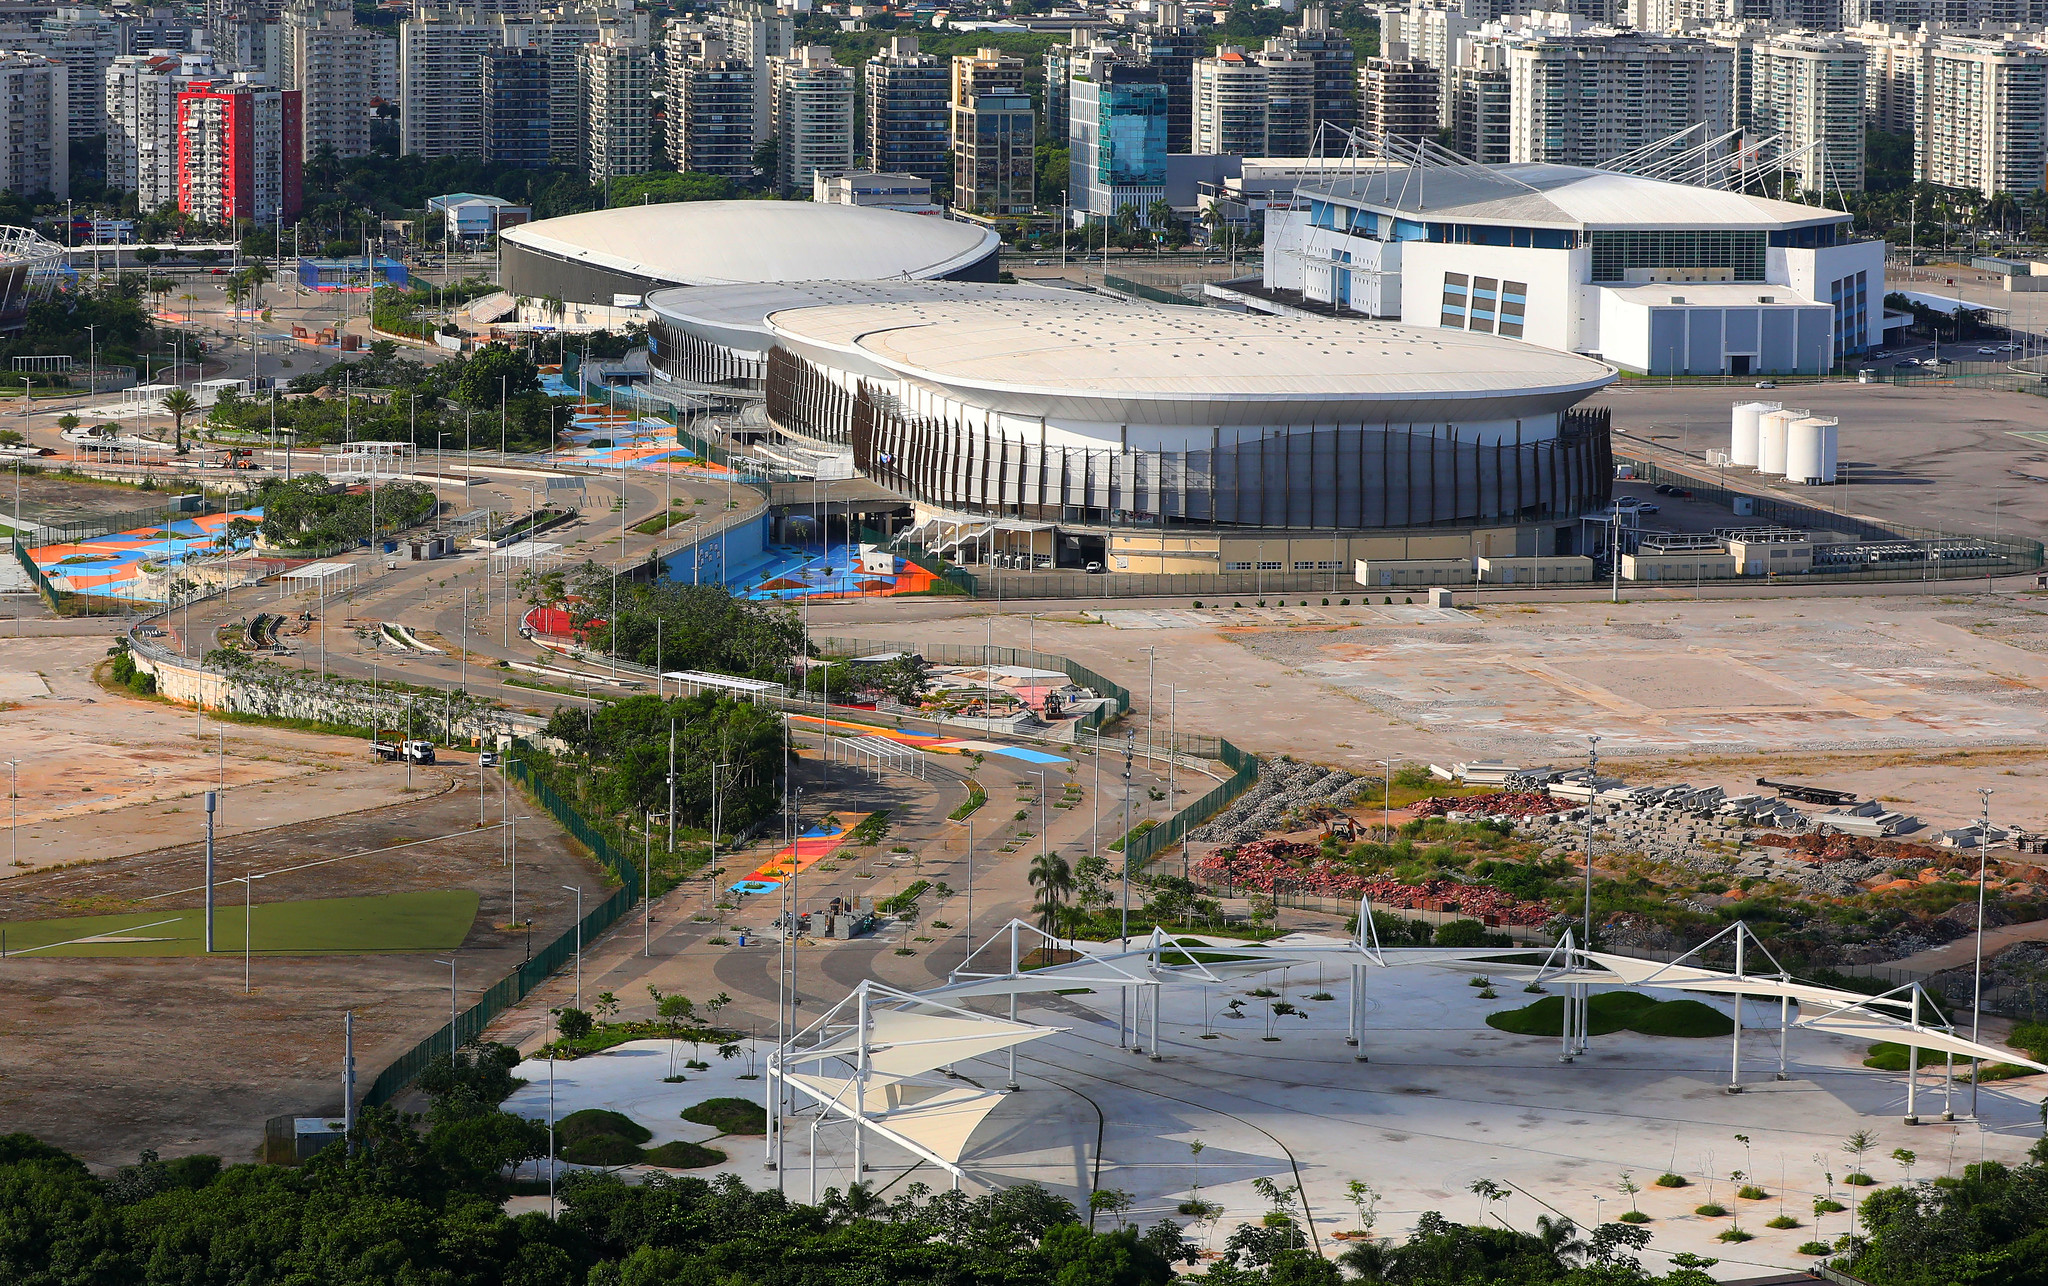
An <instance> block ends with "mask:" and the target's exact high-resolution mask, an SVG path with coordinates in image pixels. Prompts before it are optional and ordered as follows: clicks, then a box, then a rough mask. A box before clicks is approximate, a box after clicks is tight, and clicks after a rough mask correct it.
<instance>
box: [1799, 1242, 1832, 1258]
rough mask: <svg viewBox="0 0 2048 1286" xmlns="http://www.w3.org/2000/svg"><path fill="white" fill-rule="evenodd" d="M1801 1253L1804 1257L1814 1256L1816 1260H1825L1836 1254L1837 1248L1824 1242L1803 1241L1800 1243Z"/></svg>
mask: <svg viewBox="0 0 2048 1286" xmlns="http://www.w3.org/2000/svg"><path fill="white" fill-rule="evenodd" d="M1799 1253H1800V1254H1802V1255H1812V1256H1814V1257H1816V1258H1824V1257H1826V1256H1828V1255H1832V1254H1834V1253H1835V1248H1834V1247H1833V1246H1830V1245H1828V1244H1827V1243H1826V1242H1824V1241H1802V1242H1800V1243H1799Z"/></svg>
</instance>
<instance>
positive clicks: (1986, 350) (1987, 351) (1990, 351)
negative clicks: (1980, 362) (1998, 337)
mask: <svg viewBox="0 0 2048 1286" xmlns="http://www.w3.org/2000/svg"><path fill="white" fill-rule="evenodd" d="M1977 351H1978V352H1980V353H1983V354H1984V355H1986V356H1987V357H1988V356H1990V355H1991V354H1993V353H1996V352H1997V351H1998V350H1997V349H1995V348H1980V349H1978V350H1977Z"/></svg>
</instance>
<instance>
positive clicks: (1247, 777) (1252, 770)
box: [1124, 737, 1259, 868]
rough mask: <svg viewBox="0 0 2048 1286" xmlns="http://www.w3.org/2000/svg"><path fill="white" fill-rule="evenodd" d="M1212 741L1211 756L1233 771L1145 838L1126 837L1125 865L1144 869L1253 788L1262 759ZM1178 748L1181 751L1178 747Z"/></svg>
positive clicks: (1222, 741) (1143, 836) (1223, 742)
mask: <svg viewBox="0 0 2048 1286" xmlns="http://www.w3.org/2000/svg"><path fill="white" fill-rule="evenodd" d="M1176 740H1178V739H1176ZM1213 740H1214V741H1215V743H1216V753H1215V754H1214V755H1213V756H1211V757H1213V758H1214V759H1216V760H1217V761H1219V762H1220V763H1222V765H1223V766H1224V767H1225V768H1228V769H1230V776H1228V777H1226V778H1224V779H1223V780H1222V781H1221V782H1220V783H1218V784H1217V785H1216V787H1215V788H1214V789H1212V790H1211V791H1210V792H1209V793H1208V794H1206V795H1204V796H1202V797H1201V798H1200V799H1198V800H1196V801H1195V802H1194V803H1192V804H1189V805H1188V806H1187V807H1186V808H1183V809H1181V810H1180V811H1179V812H1177V813H1175V814H1174V815H1173V816H1171V817H1169V818H1167V819H1166V820H1165V821H1163V822H1161V823H1159V825H1157V826H1154V827H1153V828H1152V829H1151V830H1149V831H1146V832H1145V833H1144V834H1142V835H1132V836H1129V837H1127V838H1126V839H1125V841H1124V844H1125V847H1124V861H1125V862H1126V864H1128V865H1131V866H1133V867H1140V868H1142V867H1143V866H1144V865H1145V864H1146V863H1147V862H1150V861H1151V860H1152V859H1153V858H1155V857H1157V856H1158V855H1159V854H1160V853H1163V852H1165V851H1166V850H1167V849H1169V848H1171V847H1173V846H1174V845H1175V844H1178V843H1180V842H1181V841H1182V840H1183V839H1185V838H1187V833H1188V832H1189V831H1191V830H1193V829H1195V827H1197V826H1200V825H1201V824H1202V823H1203V822H1206V821H1208V820H1209V819H1210V818H1211V817H1214V816H1215V815H1216V814H1218V813H1220V812H1222V811H1223V810H1224V809H1225V808H1227V807H1229V806H1230V801H1231V800H1233V799H1236V798H1237V797H1238V796H1239V795H1241V794H1243V793H1244V792H1245V791H1246V790H1248V789H1250V788H1251V784H1252V783H1253V782H1254V781H1257V780H1258V777H1259V759H1258V756H1257V755H1252V754H1247V753H1245V752H1244V751H1242V750H1239V749H1238V748H1237V747H1236V746H1233V745H1231V744H1230V743H1229V742H1228V741H1225V740H1223V738H1221V737H1217V738H1214V739H1213ZM1176 749H1178V747H1177V746H1176Z"/></svg>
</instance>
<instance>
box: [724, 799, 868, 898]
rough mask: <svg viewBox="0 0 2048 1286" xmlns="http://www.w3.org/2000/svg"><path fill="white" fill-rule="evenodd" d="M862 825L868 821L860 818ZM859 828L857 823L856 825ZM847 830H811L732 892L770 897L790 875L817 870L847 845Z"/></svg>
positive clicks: (816, 827)
mask: <svg viewBox="0 0 2048 1286" xmlns="http://www.w3.org/2000/svg"><path fill="white" fill-rule="evenodd" d="M861 820H862V821H865V820H867V818H866V816H863V817H862V819H861ZM856 825H858V823H856ZM848 833H849V830H848V828H847V827H844V826H840V825H837V824H835V825H833V826H832V827H831V828H830V829H827V828H825V827H822V826H813V827H812V828H811V829H809V830H807V831H805V832H804V833H803V834H801V835H799V836H797V837H796V843H794V844H790V845H788V846H786V847H784V848H783V849H782V850H781V851H779V852H777V853H776V854H775V856H773V857H771V858H769V859H768V860H767V861H765V862H763V863H761V865H759V866H757V867H755V868H754V869H753V870H752V871H750V872H748V873H747V876H746V878H745V879H742V880H739V881H736V882H735V883H734V884H733V885H732V891H733V892H735V893H742V894H757V893H772V892H774V891H775V890H776V889H779V888H781V887H782V884H783V881H785V880H787V879H789V877H791V876H792V875H797V874H801V873H802V872H804V871H806V870H808V869H810V868H811V867H813V866H816V865H817V864H818V863H819V862H822V861H824V860H825V858H826V857H828V856H830V855H831V853H832V851H833V850H834V849H836V848H838V847H839V846H840V845H841V844H844V843H845V842H846V836H847V835H848Z"/></svg>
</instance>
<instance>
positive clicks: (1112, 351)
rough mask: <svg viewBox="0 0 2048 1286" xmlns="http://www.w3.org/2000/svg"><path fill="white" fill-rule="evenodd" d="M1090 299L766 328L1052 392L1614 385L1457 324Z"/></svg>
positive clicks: (1536, 390) (1577, 366)
mask: <svg viewBox="0 0 2048 1286" xmlns="http://www.w3.org/2000/svg"><path fill="white" fill-rule="evenodd" d="M1084 298H1085V297H1084ZM1093 302H1094V301H1092V300H1091V301H1089V302H1088V303H1084V304H1083V305H1082V306H1080V307H1075V306H1073V305H1072V304H1069V303H1067V302H1064V301H1051V302H1045V301H1038V300H1003V301H990V302H985V303H980V304H956V303H895V304H866V305H850V306H840V307H824V308H799V309H793V310H788V311H784V312H778V313H776V314H775V315H774V316H772V317H771V318H770V319H769V323H770V325H771V327H772V328H773V329H774V330H775V331H776V332H777V334H778V335H780V336H784V337H787V338H788V339H789V340H791V341H793V342H795V343H798V344H804V345H810V346H815V347H817V348H823V349H838V350H840V351H846V352H859V353H861V354H863V355H865V356H866V357H868V358H869V359H870V360H872V361H874V362H876V363H879V364H880V365H882V366H885V367H888V368H891V369H893V370H896V371H898V372H900V373H901V374H903V375H906V376H908V377H910V378H913V379H919V378H921V379H926V380H929V381H931V382H934V383H940V384H946V385H951V386H955V387H974V388H986V389H990V390H1001V391H1009V392H1024V393H1036V394H1050V395H1054V396H1060V397H1075V396H1083V397H1088V396H1092V397H1101V398H1120V399H1140V400H1144V399H1166V400H1173V401H1184V400H1187V399H1190V398H1222V399H1233V400H1246V401H1264V400H1272V401H1305V402H1325V401H1346V402H1356V401H1395V402H1406V401H1441V400H1447V399H1448V400H1462V399H1477V400H1485V399H1491V398H1497V397H1503V396H1514V395H1532V394H1535V395H1540V394H1565V393H1569V394H1574V395H1577V396H1583V395H1584V394H1585V393H1587V392H1590V391H1592V390H1593V389H1597V388H1600V387H1602V386H1604V385H1606V384H1607V383H1609V382H1610V381H1612V380H1613V379H1614V371H1613V369H1612V368H1611V367H1609V366H1607V365H1606V364H1604V363H1601V362H1596V361H1592V360H1590V359H1588V358H1584V357H1578V356H1574V355H1572V354H1570V353H1560V352H1557V351H1555V350H1552V349H1547V348H1539V347H1537V346H1536V345H1534V344H1526V343H1522V342H1520V341H1517V340H1511V339H1499V338H1496V337H1494V336H1490V335H1472V334H1468V333H1466V332H1463V331H1455V330H1437V329H1425V328H1420V327H1412V326H1402V325H1399V324H1397V323H1392V322H1373V321H1351V320H1348V319H1347V320H1344V321H1341V322H1337V321H1322V320H1319V319H1314V318H1292V317H1266V316H1258V315H1255V314H1248V313H1233V312H1224V311H1221V310H1219V309H1213V308H1131V307H1127V306H1108V307H1105V306H1101V305H1099V304H1098V305H1095V306H1090V304H1093Z"/></svg>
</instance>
